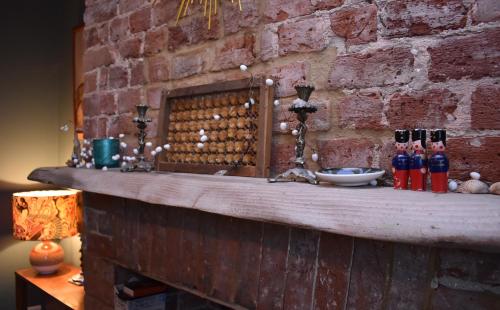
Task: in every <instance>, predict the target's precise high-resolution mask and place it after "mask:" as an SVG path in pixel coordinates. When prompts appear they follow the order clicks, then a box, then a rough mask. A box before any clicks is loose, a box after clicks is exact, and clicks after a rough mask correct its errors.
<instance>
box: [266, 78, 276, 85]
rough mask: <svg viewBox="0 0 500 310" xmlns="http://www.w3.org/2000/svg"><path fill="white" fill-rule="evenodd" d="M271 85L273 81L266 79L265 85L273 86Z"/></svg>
mask: <svg viewBox="0 0 500 310" xmlns="http://www.w3.org/2000/svg"><path fill="white" fill-rule="evenodd" d="M273 84H274V81H273V80H271V79H266V85H267V86H273Z"/></svg>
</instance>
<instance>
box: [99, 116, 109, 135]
mask: <svg viewBox="0 0 500 310" xmlns="http://www.w3.org/2000/svg"><path fill="white" fill-rule="evenodd" d="M107 132H108V119H107V118H106V117H99V119H98V120H97V137H99V138H105V137H107Z"/></svg>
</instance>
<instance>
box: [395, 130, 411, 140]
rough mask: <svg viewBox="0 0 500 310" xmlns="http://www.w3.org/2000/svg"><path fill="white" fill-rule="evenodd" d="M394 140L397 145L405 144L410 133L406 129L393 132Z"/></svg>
mask: <svg viewBox="0 0 500 310" xmlns="http://www.w3.org/2000/svg"><path fill="white" fill-rule="evenodd" d="M394 138H395V139H396V142H398V143H406V142H408V141H410V131H409V130H406V129H398V130H396V131H395V132H394Z"/></svg>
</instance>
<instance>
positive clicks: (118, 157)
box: [111, 154, 120, 160]
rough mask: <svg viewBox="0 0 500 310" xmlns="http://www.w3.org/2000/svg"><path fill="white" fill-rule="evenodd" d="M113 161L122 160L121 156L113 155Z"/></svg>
mask: <svg viewBox="0 0 500 310" xmlns="http://www.w3.org/2000/svg"><path fill="white" fill-rule="evenodd" d="M111 158H112V159H113V160H118V159H120V154H116V155H113V157H111Z"/></svg>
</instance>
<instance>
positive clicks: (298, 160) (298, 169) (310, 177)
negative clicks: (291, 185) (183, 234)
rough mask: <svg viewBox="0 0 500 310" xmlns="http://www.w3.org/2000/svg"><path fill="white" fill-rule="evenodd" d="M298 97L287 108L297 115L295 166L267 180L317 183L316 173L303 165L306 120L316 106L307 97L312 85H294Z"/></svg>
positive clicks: (309, 94) (314, 110) (311, 90)
mask: <svg viewBox="0 0 500 310" xmlns="http://www.w3.org/2000/svg"><path fill="white" fill-rule="evenodd" d="M295 90H296V91H297V96H298V97H299V98H298V99H296V100H294V102H293V104H292V106H291V107H290V108H289V109H288V111H290V112H294V113H295V114H296V115H297V120H298V121H299V123H298V124H297V127H296V130H297V138H296V140H295V161H294V163H295V168H292V169H289V170H287V171H285V172H283V173H281V174H279V175H278V176H276V178H274V179H273V178H271V179H268V181H269V182H271V183H274V182H287V181H306V182H309V183H311V184H315V185H316V184H319V181H318V179H317V178H316V175H315V174H314V173H313V172H312V171H311V170H309V169H306V168H305V167H304V164H305V159H304V149H305V146H306V133H307V125H306V120H307V117H308V114H309V113H315V112H316V111H317V110H318V108H316V107H315V106H314V105H313V104H311V103H310V102H309V97H310V96H311V93H312V92H313V91H314V86H312V85H297V86H295Z"/></svg>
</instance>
